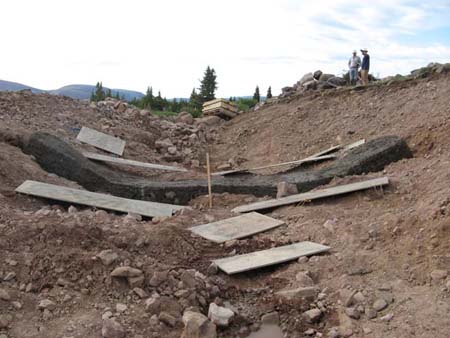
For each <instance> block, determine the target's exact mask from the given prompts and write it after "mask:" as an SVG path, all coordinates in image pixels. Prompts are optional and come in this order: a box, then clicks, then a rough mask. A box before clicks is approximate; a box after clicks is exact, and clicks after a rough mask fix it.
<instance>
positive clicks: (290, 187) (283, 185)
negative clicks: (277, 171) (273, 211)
mask: <svg viewBox="0 0 450 338" xmlns="http://www.w3.org/2000/svg"><path fill="white" fill-rule="evenodd" d="M294 194H298V189H297V186H296V185H295V184H292V183H288V182H284V181H283V182H280V183H278V184H277V198H281V197H285V196H288V195H294Z"/></svg>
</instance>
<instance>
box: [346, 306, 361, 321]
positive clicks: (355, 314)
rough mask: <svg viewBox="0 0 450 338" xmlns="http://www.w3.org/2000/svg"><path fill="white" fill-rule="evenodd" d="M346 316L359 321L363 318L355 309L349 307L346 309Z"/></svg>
mask: <svg viewBox="0 0 450 338" xmlns="http://www.w3.org/2000/svg"><path fill="white" fill-rule="evenodd" d="M345 314H346V315H347V316H349V317H350V318H352V319H359V318H360V317H361V313H360V312H359V311H358V309H357V308H355V307H348V308H346V309H345Z"/></svg>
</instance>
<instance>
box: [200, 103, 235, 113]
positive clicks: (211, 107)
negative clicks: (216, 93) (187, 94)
mask: <svg viewBox="0 0 450 338" xmlns="http://www.w3.org/2000/svg"><path fill="white" fill-rule="evenodd" d="M220 108H222V109H226V110H229V111H231V112H233V113H237V112H238V107H236V106H234V105H232V104H229V103H228V102H216V103H213V104H211V105H208V106H204V107H203V110H202V111H203V113H207V112H209V111H211V110H216V109H220Z"/></svg>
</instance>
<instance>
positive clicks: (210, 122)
mask: <svg viewBox="0 0 450 338" xmlns="http://www.w3.org/2000/svg"><path fill="white" fill-rule="evenodd" d="M220 121H221V118H220V117H218V116H215V115H212V116H205V117H201V118H197V119H195V123H196V124H202V123H203V124H205V125H207V126H210V127H211V126H215V125H217V124H219V123H220Z"/></svg>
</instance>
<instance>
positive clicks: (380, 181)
mask: <svg viewBox="0 0 450 338" xmlns="http://www.w3.org/2000/svg"><path fill="white" fill-rule="evenodd" d="M387 184H389V179H388V178H387V177H381V178H375V179H372V180H367V181H362V182H357V183H351V184H345V185H338V186H336V187H331V188H326V189H321V190H316V191H311V192H306V193H303V194H297V195H291V196H287V197H283V198H278V199H272V200H268V201H261V202H256V203H251V204H248V205H243V206H239V207H237V208H234V209H233V211H234V212H249V211H255V210H263V209H269V208H275V207H279V206H282V205H287V204H293V203H299V202H304V201H310V200H315V199H319V198H325V197H330V196H336V195H341V194H347V193H350V192H354V191H358V190H365V189H369V188H373V187H379V186H383V185H387Z"/></svg>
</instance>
